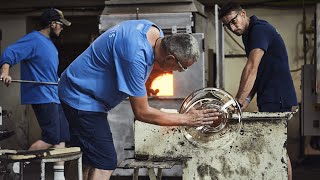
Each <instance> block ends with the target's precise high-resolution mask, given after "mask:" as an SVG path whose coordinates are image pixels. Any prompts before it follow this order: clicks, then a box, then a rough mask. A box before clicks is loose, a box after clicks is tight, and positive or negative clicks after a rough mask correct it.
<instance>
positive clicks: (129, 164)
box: [118, 159, 181, 180]
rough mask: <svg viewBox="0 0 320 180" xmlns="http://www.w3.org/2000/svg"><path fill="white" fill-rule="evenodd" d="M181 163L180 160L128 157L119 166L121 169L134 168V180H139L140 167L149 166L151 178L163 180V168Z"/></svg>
mask: <svg viewBox="0 0 320 180" xmlns="http://www.w3.org/2000/svg"><path fill="white" fill-rule="evenodd" d="M176 164H181V163H180V162H178V161H163V162H159V161H157V162H155V161H150V160H146V161H139V160H136V159H126V160H123V161H122V162H120V163H119V165H118V168H121V169H134V170H133V180H138V178H139V169H140V168H147V169H148V174H149V178H150V180H161V177H162V169H171V168H172V167H173V166H174V165H176ZM154 168H158V173H157V175H156V173H155V172H154Z"/></svg>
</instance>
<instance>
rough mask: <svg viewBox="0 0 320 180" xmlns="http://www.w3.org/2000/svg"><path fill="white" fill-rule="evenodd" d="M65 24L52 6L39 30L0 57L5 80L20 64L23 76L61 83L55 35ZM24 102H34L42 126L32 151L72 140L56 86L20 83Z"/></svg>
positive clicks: (58, 175)
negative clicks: (13, 68)
mask: <svg viewBox="0 0 320 180" xmlns="http://www.w3.org/2000/svg"><path fill="white" fill-rule="evenodd" d="M63 25H66V26H70V25H71V22H69V21H67V20H66V19H65V18H64V16H63V14H62V12H61V11H60V10H58V9H54V8H50V9H47V10H45V11H44V12H43V13H42V15H41V17H40V30H38V31H32V32H31V33H29V34H27V35H25V36H24V37H22V38H21V39H20V40H18V41H17V42H15V43H14V44H12V45H10V46H9V47H7V48H6V49H5V51H4V52H3V54H2V56H1V58H0V67H1V75H0V78H1V79H2V81H3V83H5V84H6V85H7V86H9V85H10V83H11V80H12V79H11V76H10V75H9V68H10V67H12V66H13V65H15V64H17V63H20V64H21V79H23V80H30V81H38V82H58V74H57V71H58V65H59V58H58V50H57V48H56V47H55V45H54V43H53V42H52V40H51V39H52V38H57V37H59V35H60V33H61V31H62V30H63ZM21 104H31V105H32V108H33V110H34V112H35V115H36V117H37V120H38V123H39V125H40V127H41V130H42V133H41V136H42V137H41V139H40V140H37V141H36V142H34V143H33V144H32V145H31V146H30V148H29V149H30V150H40V149H48V148H51V147H55V148H64V147H65V142H66V141H69V130H68V122H67V121H66V119H65V116H64V113H63V111H62V108H61V105H60V101H59V98H58V86H57V85H42V84H34V83H22V84H21ZM54 169H55V173H54V175H55V180H57V179H59V180H63V179H65V178H64V174H63V169H64V166H63V163H62V162H59V164H56V165H55V166H54Z"/></svg>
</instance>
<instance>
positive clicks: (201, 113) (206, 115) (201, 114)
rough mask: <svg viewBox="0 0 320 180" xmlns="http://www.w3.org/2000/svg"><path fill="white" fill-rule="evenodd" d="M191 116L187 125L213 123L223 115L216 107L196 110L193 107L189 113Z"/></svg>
mask: <svg viewBox="0 0 320 180" xmlns="http://www.w3.org/2000/svg"><path fill="white" fill-rule="evenodd" d="M186 115H187V116H189V118H188V121H187V122H186V126H195V127H197V126H204V125H212V124H213V123H214V122H215V121H216V120H218V119H219V116H220V115H221V113H220V112H218V111H217V110H216V109H204V110H196V109H191V110H190V111H189V112H188V113H187V114H186Z"/></svg>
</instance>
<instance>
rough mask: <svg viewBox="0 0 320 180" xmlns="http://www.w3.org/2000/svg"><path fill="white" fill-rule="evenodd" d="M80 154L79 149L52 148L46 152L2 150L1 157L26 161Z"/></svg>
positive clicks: (0, 151)
mask: <svg viewBox="0 0 320 180" xmlns="http://www.w3.org/2000/svg"><path fill="white" fill-rule="evenodd" d="M77 152H80V148H79V147H71V148H51V149H45V150H11V149H1V150H0V154H1V156H6V158H7V159H12V160H26V159H33V158H43V157H47V156H54V155H63V154H68V153H77Z"/></svg>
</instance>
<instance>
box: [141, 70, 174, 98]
mask: <svg viewBox="0 0 320 180" xmlns="http://www.w3.org/2000/svg"><path fill="white" fill-rule="evenodd" d="M146 89H147V94H148V96H151V97H152V96H153V97H155V96H173V95H174V94H173V92H174V91H173V73H172V71H164V70H162V69H161V68H160V67H159V65H158V64H155V65H154V67H153V70H152V71H151V74H150V76H149V78H148V80H147V82H146Z"/></svg>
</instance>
